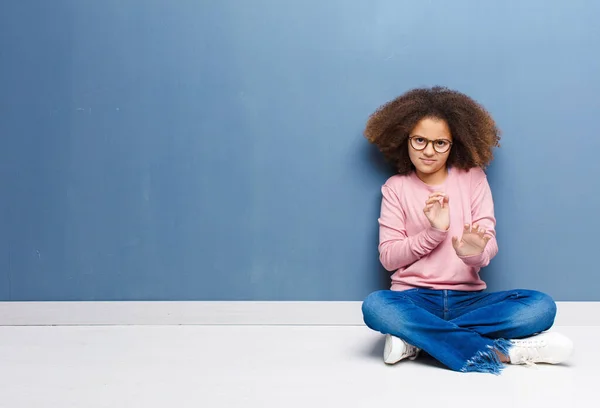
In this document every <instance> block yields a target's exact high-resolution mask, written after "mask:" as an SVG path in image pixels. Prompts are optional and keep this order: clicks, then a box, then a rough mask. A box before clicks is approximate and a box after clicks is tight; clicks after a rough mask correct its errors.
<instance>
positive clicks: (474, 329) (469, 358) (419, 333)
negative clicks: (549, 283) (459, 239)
mask: <svg viewBox="0 0 600 408" xmlns="http://www.w3.org/2000/svg"><path fill="white" fill-rule="evenodd" d="M362 312H363V317H364V321H365V324H366V325H367V326H368V327H369V328H371V329H372V330H375V331H378V332H380V333H383V334H392V335H394V336H396V337H399V338H401V339H403V340H404V341H406V342H407V343H409V344H412V345H413V346H415V347H418V348H420V349H422V350H423V351H425V352H427V353H428V354H429V355H431V356H432V357H433V358H435V359H436V360H438V361H439V362H441V363H442V364H444V365H445V366H446V367H448V368H449V369H451V370H454V371H461V372H468V371H478V372H487V373H494V374H499V373H500V372H501V370H502V368H503V364H502V363H501V361H500V359H499V358H498V356H497V354H496V352H495V350H497V351H500V352H501V353H502V354H505V355H507V354H508V351H509V350H510V347H511V346H512V343H511V342H510V339H518V338H523V337H529V336H532V335H534V334H537V333H541V332H543V331H545V330H548V329H549V328H550V327H552V325H553V324H554V318H555V317H556V303H555V302H554V300H553V299H552V298H551V297H550V296H548V295H546V294H544V293H541V292H536V291H531V290H511V291H504V292H488V293H486V292H483V291H477V292H462V291H452V290H431V289H421V288H419V289H409V290H406V291H392V290H380V291H376V292H373V293H371V294H370V295H369V296H367V298H366V299H365V300H364V302H363V304H362Z"/></svg>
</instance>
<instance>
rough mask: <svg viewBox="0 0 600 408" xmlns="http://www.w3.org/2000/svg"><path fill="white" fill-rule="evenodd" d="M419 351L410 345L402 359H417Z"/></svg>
mask: <svg viewBox="0 0 600 408" xmlns="http://www.w3.org/2000/svg"><path fill="white" fill-rule="evenodd" d="M419 351H420V350H419V349H418V348H416V347H415V346H411V345H410V344H408V345H407V347H406V350H404V354H403V355H402V358H406V357H416V356H417V355H418V354H419Z"/></svg>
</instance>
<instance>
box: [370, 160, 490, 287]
mask: <svg viewBox="0 0 600 408" xmlns="http://www.w3.org/2000/svg"><path fill="white" fill-rule="evenodd" d="M434 191H443V192H445V193H446V194H447V195H448V196H449V199H450V201H449V204H450V229H449V230H448V231H441V230H438V229H435V228H433V227H432V226H431V224H430V223H429V221H428V220H427V218H426V217H425V214H424V213H423V207H425V201H426V200H427V197H428V196H429V195H430V194H431V193H433V192H434ZM381 192H382V194H383V199H382V203H381V215H380V218H379V226H380V229H379V254H380V260H381V263H382V265H383V266H384V267H385V269H387V270H388V271H394V274H393V275H392V285H391V289H392V290H406V289H411V288H414V287H425V288H429V289H451V290H464V291H474V290H482V289H485V288H486V284H485V282H484V281H482V280H481V278H480V277H479V271H480V269H481V268H482V267H484V266H486V265H488V264H489V263H490V261H491V259H492V258H493V257H494V256H495V255H496V253H497V252H498V244H497V242H496V231H495V226H496V219H495V217H494V202H493V200H492V193H491V191H490V186H489V184H488V182H487V177H486V175H485V173H484V172H483V170H481V169H480V168H473V169H471V170H468V171H464V170H459V169H455V168H451V169H450V171H449V174H448V177H446V180H445V182H444V183H443V184H441V185H438V186H429V185H427V184H425V183H423V182H422V181H421V180H420V179H419V178H418V177H417V175H416V174H415V172H412V173H411V174H409V175H395V176H392V177H390V178H389V179H388V180H387V181H386V183H385V184H384V185H383V187H382V188H381ZM475 222H477V223H479V225H480V226H481V227H482V228H485V229H487V230H488V233H489V234H490V235H492V238H491V239H490V240H489V242H488V244H487V246H486V248H485V250H484V251H483V253H481V254H480V255H474V256H470V257H462V258H461V257H459V256H458V255H457V254H456V252H455V251H454V248H453V246H452V236H453V235H455V236H457V237H459V238H460V237H461V235H462V230H463V228H464V224H466V223H470V224H472V223H475Z"/></svg>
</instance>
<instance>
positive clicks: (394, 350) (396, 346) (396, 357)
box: [383, 334, 421, 364]
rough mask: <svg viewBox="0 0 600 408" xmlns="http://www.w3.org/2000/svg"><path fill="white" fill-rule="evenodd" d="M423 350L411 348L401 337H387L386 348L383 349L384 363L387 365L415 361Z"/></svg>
mask: <svg viewBox="0 0 600 408" xmlns="http://www.w3.org/2000/svg"><path fill="white" fill-rule="evenodd" d="M420 351H421V350H420V349H418V348H416V347H415V346H411V345H410V344H408V343H407V342H405V341H404V340H402V339H401V338H399V337H396V336H392V335H391V334H386V335H385V347H384V348H383V361H384V362H385V363H386V364H396V363H397V362H398V361H400V360H404V359H405V358H407V357H408V358H410V359H411V360H414V359H415V358H417V356H418V355H419V352H420Z"/></svg>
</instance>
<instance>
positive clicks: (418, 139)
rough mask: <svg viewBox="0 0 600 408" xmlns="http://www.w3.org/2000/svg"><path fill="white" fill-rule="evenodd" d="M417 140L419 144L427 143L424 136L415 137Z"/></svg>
mask: <svg viewBox="0 0 600 408" xmlns="http://www.w3.org/2000/svg"><path fill="white" fill-rule="evenodd" d="M415 142H417V143H419V144H423V143H425V139H423V138H422V137H415Z"/></svg>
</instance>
